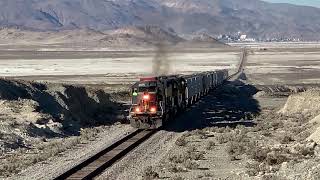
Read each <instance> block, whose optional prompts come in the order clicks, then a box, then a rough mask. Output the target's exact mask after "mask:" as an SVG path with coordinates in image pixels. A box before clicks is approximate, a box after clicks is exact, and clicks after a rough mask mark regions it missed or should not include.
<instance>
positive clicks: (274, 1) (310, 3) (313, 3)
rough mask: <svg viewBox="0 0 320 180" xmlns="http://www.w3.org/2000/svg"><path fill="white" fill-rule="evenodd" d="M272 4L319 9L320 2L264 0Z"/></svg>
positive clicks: (314, 0) (318, 0)
mask: <svg viewBox="0 0 320 180" xmlns="http://www.w3.org/2000/svg"><path fill="white" fill-rule="evenodd" d="M264 1H268V2H273V3H291V4H298V5H306V6H315V7H319V8H320V0H264Z"/></svg>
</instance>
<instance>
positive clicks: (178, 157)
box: [169, 154, 186, 164]
mask: <svg viewBox="0 0 320 180" xmlns="http://www.w3.org/2000/svg"><path fill="white" fill-rule="evenodd" d="M185 158H186V157H185V156H183V155H181V154H179V155H170V156H169V161H170V162H173V163H177V164H178V163H182V162H184V161H185Z"/></svg>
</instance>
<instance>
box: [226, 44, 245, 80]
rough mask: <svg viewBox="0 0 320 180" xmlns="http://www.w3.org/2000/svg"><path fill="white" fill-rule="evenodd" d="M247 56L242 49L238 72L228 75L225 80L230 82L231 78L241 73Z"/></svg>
mask: <svg viewBox="0 0 320 180" xmlns="http://www.w3.org/2000/svg"><path fill="white" fill-rule="evenodd" d="M247 56H248V51H247V50H246V49H245V48H243V49H242V54H241V57H240V63H239V67H238V70H237V72H236V73H234V74H232V75H230V76H229V77H228V78H227V80H230V79H231V78H233V77H235V76H236V75H238V74H239V73H241V72H243V66H244V64H245V62H246V60H247Z"/></svg>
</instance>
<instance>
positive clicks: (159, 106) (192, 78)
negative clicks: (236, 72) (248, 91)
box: [129, 70, 228, 129]
mask: <svg viewBox="0 0 320 180" xmlns="http://www.w3.org/2000/svg"><path fill="white" fill-rule="evenodd" d="M227 78H228V71H227V70H217V71H209V72H203V73H197V74H192V75H172V76H159V77H150V78H141V79H140V81H138V82H136V83H135V84H134V85H133V86H132V90H131V93H132V101H131V108H130V110H129V120H130V124H131V125H132V126H133V127H135V128H139V129H155V128H158V127H161V126H162V125H163V124H164V123H165V122H167V121H169V120H170V119H173V118H174V117H175V116H176V114H177V113H178V112H183V111H184V110H185V109H186V107H187V106H190V105H192V104H194V103H195V102H196V101H198V100H199V99H200V97H201V96H204V95H206V94H207V93H208V92H209V91H210V90H211V89H213V88H215V87H217V86H219V85H221V84H222V83H223V82H224V81H225V80H226V79H227Z"/></svg>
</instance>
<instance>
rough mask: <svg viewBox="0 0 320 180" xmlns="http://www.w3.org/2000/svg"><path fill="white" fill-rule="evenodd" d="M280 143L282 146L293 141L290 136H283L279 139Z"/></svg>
mask: <svg viewBox="0 0 320 180" xmlns="http://www.w3.org/2000/svg"><path fill="white" fill-rule="evenodd" d="M279 141H280V143H282V144H289V143H290V142H292V141H294V139H293V137H292V136H291V135H284V136H281V137H280V138H279Z"/></svg>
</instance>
